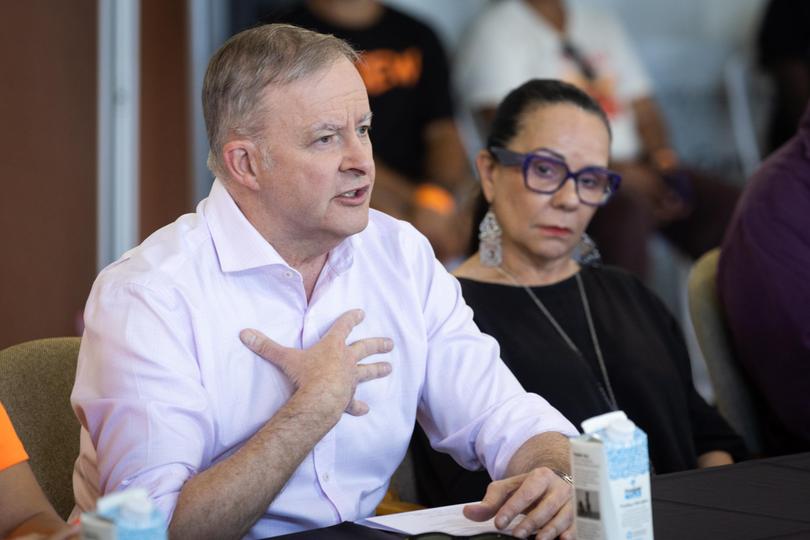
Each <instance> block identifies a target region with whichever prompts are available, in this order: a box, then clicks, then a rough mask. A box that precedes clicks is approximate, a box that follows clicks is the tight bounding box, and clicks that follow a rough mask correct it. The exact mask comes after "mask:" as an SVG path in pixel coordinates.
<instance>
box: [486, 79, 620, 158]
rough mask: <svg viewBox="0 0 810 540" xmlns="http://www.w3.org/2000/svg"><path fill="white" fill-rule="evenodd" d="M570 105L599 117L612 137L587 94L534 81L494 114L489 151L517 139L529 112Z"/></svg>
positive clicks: (558, 84)
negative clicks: (540, 108)
mask: <svg viewBox="0 0 810 540" xmlns="http://www.w3.org/2000/svg"><path fill="white" fill-rule="evenodd" d="M557 104H570V105H574V106H576V107H579V108H580V109H582V110H583V111H588V112H591V113H593V114H595V115H596V116H598V117H599V119H600V120H602V122H603V123H604V124H605V127H606V128H607V130H608V134H610V122H609V121H608V118H607V115H606V114H605V111H603V110H602V107H600V106H599V104H598V103H597V102H596V101H595V100H594V99H593V98H592V97H591V96H589V95H588V94H586V93H585V92H583V91H582V90H580V89H579V88H577V87H576V86H574V85H573V84H568V83H566V82H563V81H558V80H554V79H532V80H530V81H527V82H525V83H523V84H521V85H520V86H518V87H517V88H515V89H514V90H512V91H511V92H509V93H508V94H507V95H506V97H505V98H503V101H501V104H500V105H498V108H497V110H496V111H495V119H494V120H493V121H492V127H491V128H490V131H489V137H487V148H491V147H493V146H502V147H506V145H507V144H509V142H510V141H511V140H512V139H513V138H514V137H515V135H517V133H518V130H519V129H520V121H521V119H523V116H524V114H525V113H526V112H528V111H529V110H530V109H534V108H536V107H542V106H544V105H557Z"/></svg>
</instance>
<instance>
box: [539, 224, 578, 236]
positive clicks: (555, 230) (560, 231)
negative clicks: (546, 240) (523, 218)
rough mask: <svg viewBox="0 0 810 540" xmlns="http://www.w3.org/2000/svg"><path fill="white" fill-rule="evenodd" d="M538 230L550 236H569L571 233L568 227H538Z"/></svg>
mask: <svg viewBox="0 0 810 540" xmlns="http://www.w3.org/2000/svg"><path fill="white" fill-rule="evenodd" d="M540 230H541V231H543V232H544V233H546V234H548V235H550V236H569V235H570V234H572V233H573V231H572V230H571V229H569V228H568V227H558V226H556V225H540Z"/></svg>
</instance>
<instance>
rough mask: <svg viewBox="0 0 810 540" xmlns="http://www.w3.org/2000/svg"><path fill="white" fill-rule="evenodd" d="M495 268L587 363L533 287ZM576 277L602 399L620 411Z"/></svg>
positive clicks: (586, 298) (587, 304) (581, 289)
mask: <svg viewBox="0 0 810 540" xmlns="http://www.w3.org/2000/svg"><path fill="white" fill-rule="evenodd" d="M494 268H495V269H496V270H497V271H498V272H500V273H501V274H503V275H504V276H505V277H506V278H508V279H509V280H510V281H511V282H512V283H514V284H515V285H516V286H518V287H522V288H523V290H524V291H526V294H528V295H529V298H531V299H532V301H533V302H534V304H535V305H536V306H537V308H538V309H539V310H540V312H541V313H543V315H545V317H546V319H547V320H548V322H549V323H551V326H553V327H554V330H556V331H557V333H558V334H559V335H560V337H561V338H563V341H565V343H566V345H568V347H569V348H570V349H571V350H572V351H574V354H576V355H577V356H578V357H579V358H581V359H582V361H584V362H586V363H587V360H586V359H585V355H583V354H582V351H580V350H579V347H577V346H576V344H575V343H574V342H573V341H572V340H571V338H570V337H568V334H567V333H566V332H565V330H563V328H562V326H560V324H559V323H558V322H557V319H555V318H554V317H553V316H552V315H551V312H550V311H549V310H548V309H547V308H546V306H545V304H543V302H541V301H540V299H539V298H537V295H536V294H534V291H533V290H532V289H531V287H529V286H528V285H521V284H520V283H518V280H517V279H515V277H514V276H513V275H512V274H510V273H509V272H507V271H506V270H505V269H504V268H502V267H500V266H495V267H494ZM574 277H575V278H576V281H577V288H578V289H579V296H580V298H581V299H582V307H583V308H584V309H585V319H586V320H587V321H588V331H589V332H590V334H591V341H592V342H593V348H594V351H595V352H596V359H597V361H598V362H599V369H600V371H601V372H602V379H603V380H604V384H599V390H600V391H601V392H602V397H604V398H605V401H607V404H608V406H609V407H610V409H611V410H612V411H618V410H619V406H618V404H617V403H616V396H615V395H614V393H613V387H612V386H611V384H610V377H608V372H607V368H606V367H605V359H604V358H603V357H602V348H601V347H600V346H599V338H598V337H597V336H596V329H595V328H594V324H593V318H592V317H591V306H590V304H589V303H588V296H587V295H586V294H585V287H584V286H583V285H582V278H581V277H580V275H579V272H577V273H576V274H574Z"/></svg>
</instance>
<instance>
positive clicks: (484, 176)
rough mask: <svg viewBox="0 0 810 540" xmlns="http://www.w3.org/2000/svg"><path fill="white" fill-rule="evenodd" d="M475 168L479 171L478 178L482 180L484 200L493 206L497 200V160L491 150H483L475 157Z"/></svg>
mask: <svg viewBox="0 0 810 540" xmlns="http://www.w3.org/2000/svg"><path fill="white" fill-rule="evenodd" d="M475 166H476V168H477V169H478V177H479V178H480V179H481V191H482V192H483V194H484V198H485V199H486V200H487V202H488V203H489V204H492V201H493V199H494V198H495V182H494V178H493V176H494V174H495V168H496V166H497V163H495V158H493V157H492V154H491V153H490V152H489V150H486V149H484V150H481V151H479V152H478V155H477V156H475Z"/></svg>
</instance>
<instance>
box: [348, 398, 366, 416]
mask: <svg viewBox="0 0 810 540" xmlns="http://www.w3.org/2000/svg"><path fill="white" fill-rule="evenodd" d="M346 412H347V413H349V414H350V415H352V416H363V415H364V414H366V413H367V412H368V404H367V403H366V402H365V401H360V400H359V399H352V400H351V401H350V402H349V405H348V406H347V407H346Z"/></svg>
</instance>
